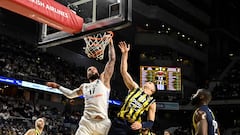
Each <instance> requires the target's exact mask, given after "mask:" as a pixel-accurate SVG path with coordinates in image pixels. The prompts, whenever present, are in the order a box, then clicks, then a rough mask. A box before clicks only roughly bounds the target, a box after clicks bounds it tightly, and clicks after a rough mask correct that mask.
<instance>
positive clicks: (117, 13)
mask: <svg viewBox="0 0 240 135" xmlns="http://www.w3.org/2000/svg"><path fill="white" fill-rule="evenodd" d="M56 2H59V3H60V4H62V5H64V6H66V7H68V8H70V9H71V10H72V11H73V12H74V13H75V14H76V15H78V16H80V17H82V18H83V20H84V23H83V28H82V31H80V32H79V33H76V34H70V33H66V32H64V31H59V30H57V29H54V28H52V27H50V26H47V25H46V24H42V29H41V36H40V37H41V38H40V40H39V42H38V44H39V48H45V47H51V46H56V45H60V44H64V43H68V42H72V41H76V40H80V39H83V37H85V36H87V35H90V34H95V33H99V32H102V31H107V30H118V29H122V28H124V27H126V26H128V25H129V24H130V23H131V21H132V0H56Z"/></svg>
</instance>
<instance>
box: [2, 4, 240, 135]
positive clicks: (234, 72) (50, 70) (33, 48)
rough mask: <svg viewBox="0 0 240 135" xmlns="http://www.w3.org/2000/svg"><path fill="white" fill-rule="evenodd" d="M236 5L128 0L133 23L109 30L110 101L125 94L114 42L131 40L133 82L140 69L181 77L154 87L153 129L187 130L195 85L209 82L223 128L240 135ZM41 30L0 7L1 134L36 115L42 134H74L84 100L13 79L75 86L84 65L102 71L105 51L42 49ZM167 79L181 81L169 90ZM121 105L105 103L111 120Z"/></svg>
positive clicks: (186, 134)
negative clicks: (97, 54)
mask: <svg viewBox="0 0 240 135" xmlns="http://www.w3.org/2000/svg"><path fill="white" fill-rule="evenodd" d="M58 2H60V3H62V4H64V3H67V2H68V1H67V0H58ZM239 10H240V2H239V1H238V0H228V1H227V0H225V1H224V0H223V1H219V0H201V1H199V0H181V1H178V0H165V1H160V0H133V2H132V21H131V24H130V25H128V26H127V27H125V28H122V29H119V30H115V31H114V44H115V49H116V53H117V62H116V64H115V65H116V66H115V72H114V75H113V78H112V81H111V85H112V86H111V87H112V90H111V96H110V99H112V100H114V101H116V102H118V103H119V102H121V101H123V100H124V98H125V96H126V95H127V89H126V87H125V85H124V83H123V81H122V78H121V76H120V74H119V65H120V55H121V53H120V51H119V49H118V47H117V44H118V42H119V41H126V42H127V43H129V44H131V51H130V55H129V72H130V73H131V75H132V76H133V78H134V80H136V82H138V83H141V81H142V80H143V78H147V77H146V76H144V75H143V73H147V74H148V73H149V72H152V70H155V71H154V73H155V72H158V71H166V70H167V69H171V68H173V69H176V68H178V69H180V70H179V72H175V71H174V73H173V76H174V77H176V76H178V77H179V76H180V77H179V78H178V79H179V80H180V81H179V82H178V83H174V82H171V83H172V84H169V83H170V82H169V81H168V80H167V79H166V77H163V80H164V81H165V85H163V86H162V88H163V89H161V90H158V91H157V94H156V96H155V98H156V100H157V114H156V121H155V123H154V127H153V132H154V133H156V134H158V135H162V134H163V131H164V129H168V128H171V130H173V132H174V134H176V135H190V134H191V132H190V130H191V119H192V118H191V116H192V113H193V109H194V108H193V107H192V106H191V105H190V104H189V103H190V97H191V95H192V94H193V93H195V92H196V90H197V89H198V88H207V89H209V90H210V91H211V92H212V95H213V100H212V102H211V103H210V107H211V108H212V110H213V112H214V113H215V116H216V119H217V121H218V123H219V127H220V130H221V133H222V134H223V135H238V134H240V129H239V127H240V116H239V115H238V114H239V110H240V100H239V99H240V83H239V82H240V71H239V69H240V68H239V67H240V57H239V56H240V26H239V24H240V22H239V19H238V18H239ZM41 28H42V27H41V24H40V23H38V22H36V21H33V20H30V19H28V18H25V17H23V16H21V15H18V14H16V13H13V12H10V11H8V10H6V9H3V8H0V67H1V68H0V134H3V135H15V134H17V135H22V134H23V133H24V132H25V131H26V130H27V129H28V128H30V127H31V126H32V123H33V122H34V120H36V118H37V117H39V116H44V117H46V118H47V123H46V128H45V130H44V134H45V135H52V134H53V135H56V134H58V135H72V134H74V133H75V130H76V128H77V126H78V122H79V119H80V118H81V115H82V111H83V104H84V103H83V99H82V98H79V99H74V100H69V99H67V98H65V97H64V96H63V95H61V94H58V93H51V92H46V91H43V90H41V88H40V89H36V88H29V87H26V86H25V87H23V86H22V85H17V83H18V81H19V80H21V81H26V82H31V83H34V84H41V85H44V83H45V82H47V81H55V82H58V83H60V84H61V85H63V86H65V87H68V88H72V89H73V88H77V87H79V85H80V84H81V83H83V82H87V80H86V68H87V67H88V66H90V65H95V66H97V67H99V70H100V71H102V70H103V68H104V65H105V63H106V62H107V60H108V58H107V55H105V57H104V59H103V60H100V61H96V60H94V59H89V58H88V57H87V55H86V54H85V53H84V49H83V47H84V46H85V42H84V40H77V41H73V42H69V43H64V44H59V45H57V46H52V47H40V45H39V44H38V43H39V40H40V38H41ZM52 30H53V31H54V29H52ZM106 51H107V49H106V50H105V52H106ZM106 54H107V53H106ZM141 66H145V67H146V68H145V69H144V70H141V68H140V67H141ZM153 67H154V69H153ZM162 69H164V70H162ZM148 70H150V71H148ZM168 73H169V72H167V71H166V74H168ZM171 74H172V73H171ZM176 74H177V75H176ZM148 75H149V74H148ZM151 77H152V78H153V79H156V80H157V78H156V76H151V75H150V78H151ZM174 77H173V78H174ZM11 79H12V80H11ZM175 79H176V78H175ZM9 80H10V81H9ZM12 81H14V82H15V83H13V82H12ZM167 81H168V82H167ZM170 85H172V87H174V86H176V85H180V87H177V88H176V87H174V88H176V89H169V87H167V86H170ZM159 87H160V86H159ZM119 108H120V105H119V104H115V103H113V104H110V109H109V116H110V118H113V117H115V116H116V112H117V111H118V110H119ZM53 125H54V126H53Z"/></svg>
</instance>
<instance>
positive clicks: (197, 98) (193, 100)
mask: <svg viewBox="0 0 240 135" xmlns="http://www.w3.org/2000/svg"><path fill="white" fill-rule="evenodd" d="M200 101H201V99H200V97H199V96H196V97H194V98H192V99H191V104H192V105H193V106H197V105H199V104H200Z"/></svg>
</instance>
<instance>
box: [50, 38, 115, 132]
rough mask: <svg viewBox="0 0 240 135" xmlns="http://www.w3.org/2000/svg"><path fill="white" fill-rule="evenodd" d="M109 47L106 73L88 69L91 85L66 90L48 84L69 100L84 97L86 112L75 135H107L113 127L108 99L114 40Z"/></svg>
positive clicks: (93, 68)
mask: <svg viewBox="0 0 240 135" xmlns="http://www.w3.org/2000/svg"><path fill="white" fill-rule="evenodd" d="M108 46H109V48H108V55H109V56H108V57H109V60H108V62H107V64H106V65H105V68H104V71H103V72H102V73H101V74H99V72H98V70H97V68H96V67H94V66H91V67H89V68H88V69H87V78H88V80H89V82H90V83H83V84H81V85H80V87H79V88H77V89H74V90H69V89H67V88H64V87H63V86H60V85H59V84H57V83H55V82H48V83H47V86H49V87H52V88H57V89H59V90H60V91H61V92H62V93H63V94H64V95H65V96H66V97H68V98H76V97H79V96H81V95H83V96H84V100H85V101H84V102H85V106H84V112H83V116H82V117H81V120H80V122H79V127H78V129H77V131H76V134H75V135H106V134H107V133H108V130H109V128H110V126H111V121H110V119H109V117H108V99H109V95H110V79H111V77H112V75H113V71H114V65H115V61H116V56H115V49H114V45H113V41H112V40H111V41H110V44H109V45H108Z"/></svg>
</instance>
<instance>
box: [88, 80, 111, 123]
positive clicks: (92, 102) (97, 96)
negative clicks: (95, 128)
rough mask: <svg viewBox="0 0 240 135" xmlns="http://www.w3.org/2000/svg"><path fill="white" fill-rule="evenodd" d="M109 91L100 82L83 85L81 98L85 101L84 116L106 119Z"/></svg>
mask: <svg viewBox="0 0 240 135" xmlns="http://www.w3.org/2000/svg"><path fill="white" fill-rule="evenodd" d="M109 94H110V89H108V88H107V87H106V86H105V85H104V84H103V82H102V81H101V80H99V79H97V80H95V81H93V82H91V83H84V84H83V96H84V99H85V107H84V114H83V115H84V116H85V117H86V118H95V117H96V116H101V117H102V118H104V119H105V118H108V99H109Z"/></svg>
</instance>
